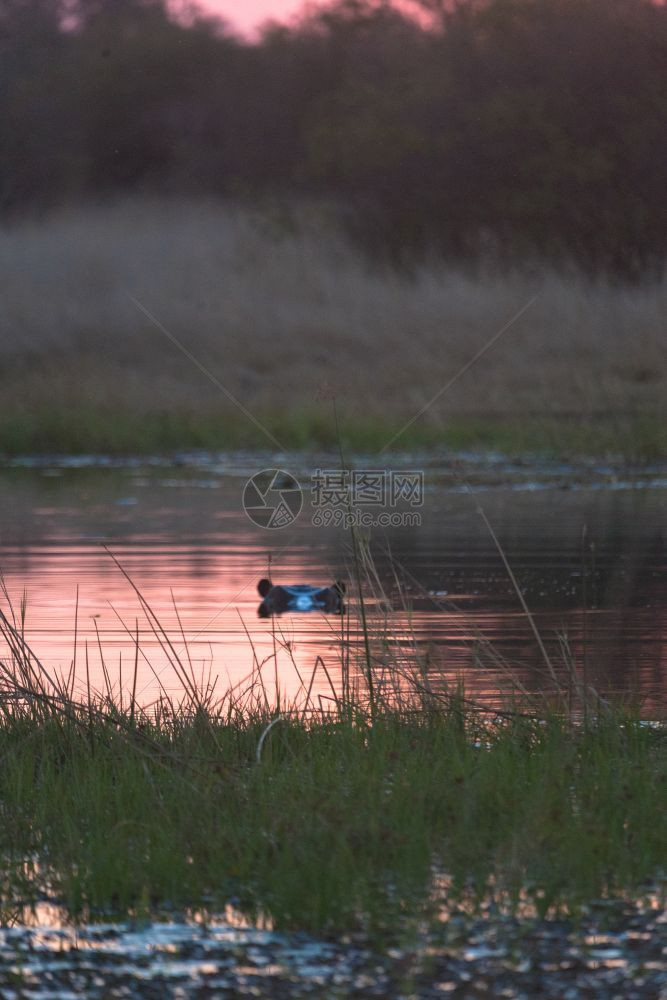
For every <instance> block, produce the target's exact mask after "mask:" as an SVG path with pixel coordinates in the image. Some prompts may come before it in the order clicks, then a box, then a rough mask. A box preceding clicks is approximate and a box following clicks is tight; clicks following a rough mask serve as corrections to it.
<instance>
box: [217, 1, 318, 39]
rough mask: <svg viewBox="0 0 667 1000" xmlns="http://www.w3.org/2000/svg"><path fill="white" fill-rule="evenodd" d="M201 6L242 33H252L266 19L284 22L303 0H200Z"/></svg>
mask: <svg viewBox="0 0 667 1000" xmlns="http://www.w3.org/2000/svg"><path fill="white" fill-rule="evenodd" d="M202 2H203V5H204V6H206V7H210V8H212V9H213V10H215V11H216V12H217V13H219V14H222V16H223V17H224V18H225V19H226V20H227V21H229V22H230V23H231V24H233V25H234V26H235V27H238V28H241V29H242V30H243V31H244V32H249V31H252V29H253V28H256V27H257V26H258V25H259V24H261V23H262V21H266V20H267V19H268V18H275V19H276V20H285V19H287V18H288V17H289V16H290V15H291V14H294V13H296V11H298V10H299V9H300V8H301V7H302V6H303V0H202Z"/></svg>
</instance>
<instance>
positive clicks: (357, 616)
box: [0, 540, 667, 941]
mask: <svg viewBox="0 0 667 1000" xmlns="http://www.w3.org/2000/svg"><path fill="white" fill-rule="evenodd" d="M355 554H356V556H355V572H356V575H357V577H358V579H359V580H360V581H362V587H363V591H364V593H365V594H366V595H369V594H372V593H374V591H373V567H372V563H371V562H370V554H369V553H368V551H367V549H366V548H365V547H364V546H363V544H362V543H361V542H360V541H359V540H356V542H355ZM113 558H114V557H113V556H112V559H113ZM114 561H115V559H114ZM118 565H119V568H121V570H122V567H120V564H118ZM123 572H124V571H123ZM127 579H128V583H129V584H130V585H131V586H132V587H134V589H135V593H136V595H137V597H138V598H139V600H140V602H141V604H142V609H143V613H144V615H145V617H146V618H147V620H148V622H149V623H150V626H151V629H152V631H153V634H154V635H155V638H156V639H157V641H158V643H159V645H160V646H161V647H162V650H163V652H164V653H165V655H167V656H168V657H169V659H170V661H171V664H172V668H173V671H174V674H175V678H176V680H177V681H178V684H179V685H180V690H181V692H182V694H181V700H180V701H179V702H174V701H173V700H172V698H171V697H170V696H169V695H168V689H167V688H166V687H162V688H161V696H160V698H159V699H158V701H157V702H156V703H154V704H153V705H152V706H148V707H142V706H141V705H140V704H137V702H136V701H135V699H134V695H133V694H132V695H130V694H129V693H128V690H125V691H124V692H121V691H120V690H118V689H117V687H116V686H115V685H114V682H113V681H112V680H111V678H110V677H109V675H108V673H107V671H106V668H105V690H104V691H103V692H100V693H98V694H95V692H93V691H92V690H91V688H90V685H89V684H88V683H87V684H86V686H85V687H84V688H83V694H82V695H80V696H76V695H75V694H74V691H75V690H76V688H77V680H78V682H79V684H80V680H81V679H80V675H81V673H82V666H81V664H79V667H78V670H79V677H78V678H77V673H76V667H75V666H74V665H72V667H71V669H70V671H69V674H68V676H67V677H65V676H64V675H63V676H60V675H54V674H50V673H49V672H47V670H46V668H45V667H44V666H43V665H42V664H41V663H40V662H39V660H38V659H37V658H36V657H35V655H34V653H33V652H32V651H31V649H30V647H29V645H28V644H27V641H26V638H25V635H24V621H25V606H24V605H22V606H21V608H20V609H18V610H17V611H14V610H13V609H12V607H11V602H10V601H9V597H8V594H7V593H6V592H5V600H6V603H7V605H8V609H7V612H2V611H0V639H2V640H3V654H2V657H0V762H1V765H0V819H1V822H0V855H1V856H2V858H3V872H2V879H1V880H0V916H4V918H5V919H13V917H12V914H14V913H15V911H16V907H17V906H18V905H20V904H25V903H28V904H30V903H31V902H35V901H36V900H38V899H39V898H41V897H43V896H44V895H47V896H49V897H50V898H55V899H57V900H59V901H61V902H62V904H63V905H64V906H66V907H67V909H68V911H69V913H70V914H71V916H72V917H73V918H74V919H77V918H83V919H90V918H93V919H94V918H95V917H96V916H101V915H103V916H105V917H107V916H109V915H112V916H115V917H124V916H127V915H131V914H150V913H161V912H162V913H163V912H165V911H167V912H169V911H173V909H174V908H178V909H181V908H194V909H203V910H205V911H208V912H216V911H220V910H223V909H224V907H225V905H226V904H227V903H230V902H231V903H233V904H234V905H235V906H236V907H237V908H238V909H239V910H240V911H241V912H242V913H243V914H244V915H245V916H247V917H248V918H250V919H251V920H257V919H260V918H261V919H265V920H269V921H271V922H272V924H273V925H274V926H275V927H276V928H277V929H300V930H307V931H312V932H318V933H332V934H333V933H339V932H343V931H350V930H354V929H359V930H362V931H364V932H366V933H368V934H370V935H371V936H373V937H375V938H377V939H378V940H380V939H382V940H385V941H386V940H389V939H390V938H396V937H397V936H398V937H401V938H403V939H405V938H407V937H409V936H410V935H411V934H412V933H413V932H415V931H416V930H417V928H418V926H420V925H421V926H423V921H425V920H426V921H431V922H433V923H435V922H437V919H438V912H439V911H441V909H442V907H443V905H448V904H449V903H451V902H452V901H454V903H455V904H457V905H458V903H462V904H464V905H466V906H470V905H473V906H474V905H475V903H478V904H479V903H481V902H482V901H483V900H485V899H488V896H489V893H490V892H493V894H494V897H495V898H496V899H498V900H500V901H501V903H502V904H503V905H505V906H507V908H508V909H512V908H513V907H516V906H517V905H518V904H519V903H521V905H522V906H523V905H524V904H525V903H528V904H532V906H533V907H534V909H535V911H536V912H537V913H538V914H545V913H547V912H549V911H553V910H554V909H559V908H564V909H567V910H569V911H570V912H574V913H576V912H577V910H578V908H580V907H581V905H582V904H586V903H588V902H590V901H592V900H595V899H597V898H600V897H602V896H606V895H619V896H627V895H628V894H638V893H641V892H642V891H643V890H646V889H648V888H651V889H655V887H656V885H659V884H660V879H661V877H662V878H664V869H665V844H666V843H667V809H666V808H665V804H666V798H667V795H666V793H667V732H666V730H665V729H664V727H661V726H655V725H646V724H644V723H643V722H642V721H641V720H640V715H639V710H638V709H635V708H633V707H632V703H631V702H626V703H625V704H620V703H619V704H618V705H616V706H614V705H613V704H610V703H608V702H607V701H605V700H603V699H601V698H600V697H599V695H598V694H597V693H596V692H595V691H594V690H593V689H592V688H590V689H589V688H588V687H587V685H586V678H585V673H584V674H581V673H580V672H579V671H578V669H577V666H576V664H575V663H574V662H570V661H569V659H568V660H567V661H566V662H565V663H564V664H563V665H562V666H559V667H558V669H556V668H555V667H554V666H553V664H551V663H549V664H548V665H547V666H548V670H546V671H544V674H545V678H546V679H545V681H544V685H545V686H544V689H543V690H544V693H542V694H535V695H531V694H529V693H528V692H525V690H524V689H522V687H521V685H520V684H518V683H517V684H516V685H514V687H513V686H512V684H511V665H509V664H506V669H507V672H508V676H507V678H506V680H507V681H509V682H510V683H509V684H506V685H505V688H506V691H508V692H509V693H508V694H507V695H506V704H505V708H504V709H498V708H495V707H494V708H486V709H485V708H484V707H482V706H480V705H478V704H476V703H475V702H472V701H470V700H469V699H468V698H467V697H466V696H465V692H464V691H463V689H462V688H461V687H459V688H457V689H451V688H446V687H445V688H443V687H442V685H440V686H435V687H434V686H433V684H434V683H435V682H437V678H431V676H430V674H429V669H428V662H427V661H426V660H424V661H422V660H420V659H419V657H418V654H417V653H416V652H415V651H414V649H413V651H412V661H411V662H410V661H408V662H406V657H405V656H404V652H405V650H407V649H409V648H411V645H410V642H409V641H408V642H407V645H406V644H404V645H403V647H401V648H398V647H397V648H396V650H394V649H393V647H392V644H391V643H390V642H389V641H388V640H389V638H390V636H389V634H388V632H387V622H386V619H385V616H384V613H383V611H382V609H381V608H380V609H379V610H378V611H377V612H373V610H372V607H373V605H372V604H369V606H368V607H367V608H366V609H365V612H364V610H363V606H362V605H361V602H359V604H358V605H357V604H356V603H352V604H351V605H350V606H349V607H348V609H347V614H348V615H349V616H350V617H351V619H352V620H351V621H350V622H349V624H350V626H352V622H354V623H355V624H354V630H353V634H356V630H357V629H358V628H361V627H363V634H364V637H365V642H364V643H362V644H360V645H359V646H356V645H355V644H348V643H345V642H344V641H343V639H342V637H343V636H344V635H345V634H346V627H347V624H348V622H347V621H346V620H345V619H344V620H343V622H342V629H341V647H340V651H339V652H340V663H339V664H338V670H339V674H333V675H331V674H330V673H329V671H328V670H327V667H326V666H325V665H324V663H323V662H322V661H321V660H320V659H319V658H318V661H317V662H316V664H315V665H314V667H313V672H312V676H311V677H310V678H308V677H307V676H304V677H303V679H302V686H301V689H300V691H299V692H298V693H297V694H296V695H295V696H294V700H293V702H292V703H291V704H286V703H285V700H284V697H283V696H281V694H280V692H278V694H277V700H276V707H275V708H274V707H272V705H271V701H270V696H269V694H268V693H267V690H266V688H265V687H264V684H263V681H262V673H261V668H260V667H259V666H258V664H257V661H255V667H254V669H253V671H252V674H251V675H249V677H248V678H245V679H244V680H243V681H242V682H240V683H239V685H238V686H237V687H236V688H232V689H230V690H227V691H226V692H225V693H224V694H223V695H222V696H218V695H217V694H216V693H215V689H214V687H211V685H210V684H208V683H206V684H204V685H203V686H202V685H198V684H197V682H196V680H195V677H194V674H193V673H192V667H191V664H190V659H189V657H187V656H186V657H185V658H183V657H182V656H179V653H178V650H177V649H176V647H175V646H174V644H173V641H172V639H171V638H170V636H169V633H168V632H167V631H166V630H165V628H164V627H163V626H162V625H161V623H160V621H159V620H158V618H157V617H156V615H155V613H154V612H153V611H152V609H151V608H150V607H149V605H148V604H147V602H146V601H145V600H144V599H143V598H142V596H141V594H140V592H139V591H138V590H137V588H136V586H135V585H134V584H133V583H132V581H131V579H130V578H129V577H127ZM376 596H377V595H376ZM376 603H377V602H376ZM179 644H180V641H179ZM138 656H139V649H138V648H137V660H138ZM501 660H502V658H500V659H499V663H500V662H501ZM502 662H504V661H502ZM331 665H332V666H333V664H331ZM267 669H268V670H270V669H271V668H270V665H269V667H267ZM318 670H320V671H321V673H322V674H323V675H325V676H326V679H327V681H328V683H329V692H330V696H327V697H326V698H323V697H322V696H320V697H318V698H316V697H315V696H314V695H313V694H312V692H313V690H316V689H314V687H313V685H314V681H315V676H316V672H317V671H318ZM299 676H300V677H302V674H301V673H300V675H299ZM337 676H338V677H339V680H338V681H337V680H336V677H337ZM126 681H127V678H126ZM129 690H131V691H135V690H136V667H135V673H134V681H133V682H132V683H131V685H130V689H129Z"/></svg>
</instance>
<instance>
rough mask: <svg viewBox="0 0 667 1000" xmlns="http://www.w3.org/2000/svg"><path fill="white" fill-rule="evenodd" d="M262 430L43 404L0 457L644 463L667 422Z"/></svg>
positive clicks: (299, 422) (9, 423)
mask: <svg viewBox="0 0 667 1000" xmlns="http://www.w3.org/2000/svg"><path fill="white" fill-rule="evenodd" d="M258 418H259V421H260V423H261V424H262V426H263V427H265V428H266V430H267V432H268V433H267V434H265V433H263V432H262V431H261V430H260V429H259V428H257V427H256V426H255V425H254V424H253V423H251V422H250V421H249V420H248V419H247V418H245V417H244V416H243V415H242V414H240V413H238V412H236V411H235V412H232V413H230V412H229V411H227V412H224V411H223V412H219V413H215V414H196V413H193V412H187V411H186V412H164V411H163V412H157V413H139V412H131V411H110V410H105V409H104V408H98V407H94V406H84V405H79V406H75V407H63V406H58V405H56V406H49V405H45V404H44V403H43V402H42V403H38V404H37V405H35V406H31V407H29V408H28V409H25V410H24V409H17V410H14V411H12V410H11V409H5V410H3V412H2V414H0V457H1V456H3V455H4V456H6V457H14V456H18V455H31V454H53V453H55V454H68V455H76V454H104V455H156V454H157V455H160V454H163V455H164V454H169V453H173V452H175V451H179V450H188V449H207V450H224V449H239V448H248V449H264V450H266V448H267V447H268V448H275V447H276V444H275V442H278V443H279V444H280V446H281V447H282V448H284V449H290V450H292V449H294V450H299V449H317V448H322V449H334V448H335V449H337V448H338V447H339V443H342V445H343V447H344V448H345V449H346V450H351V451H357V452H359V451H363V452H381V451H382V450H383V449H384V448H385V447H386V446H387V444H388V443H389V442H391V441H392V439H393V438H394V436H395V435H397V434H399V432H400V435H399V436H398V437H397V438H396V440H395V442H394V444H393V447H395V448H397V449H399V450H405V449H435V448H447V449H452V450H467V449H471V450H475V449H491V450H495V451H500V452H503V453H505V454H507V455H509V456H514V455H527V454H530V455H537V456H543V457H545V458H553V457H560V458H562V457H582V456H586V457H589V456H592V457H597V458H600V457H605V456H614V457H619V458H623V459H626V460H628V461H638V462H646V461H651V460H660V459H664V458H665V457H667V422H666V421H664V420H663V419H661V418H660V417H659V416H657V415H656V416H651V415H645V416H639V417H623V416H616V417H614V416H613V415H609V416H608V417H604V418H597V419H590V420H585V419H575V418H572V417H570V418H568V419H565V418H558V419H556V418H535V417H532V418H531V419H525V418H524V419H518V418H506V419H492V418H490V417H458V418H451V419H450V420H448V421H446V422H445V423H442V424H440V423H434V422H433V421H432V420H428V419H426V420H424V421H422V422H419V423H414V424H412V425H411V426H410V427H408V428H407V429H406V430H405V431H402V423H401V421H400V420H399V419H396V418H390V417H389V416H385V417H372V416H371V417H355V418H347V419H346V418H344V417H343V418H342V419H341V420H340V421H339V425H338V429H337V428H336V423H335V421H334V419H333V416H332V414H331V409H330V407H325V406H322V407H320V408H319V409H315V408H313V409H310V410H292V411H290V410H289V409H284V410H283V411H282V412H275V411H274V412H272V413H259V414H258Z"/></svg>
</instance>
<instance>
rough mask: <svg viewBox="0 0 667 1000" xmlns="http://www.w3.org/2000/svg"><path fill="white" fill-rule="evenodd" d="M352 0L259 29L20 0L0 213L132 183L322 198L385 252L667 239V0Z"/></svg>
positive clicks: (658, 249) (559, 255) (641, 251)
mask: <svg viewBox="0 0 667 1000" xmlns="http://www.w3.org/2000/svg"><path fill="white" fill-rule="evenodd" d="M414 7H422V8H423V11H427V10H428V11H429V12H430V13H429V18H430V20H429V23H428V24H426V23H425V22H424V20H423V19H422V20H421V21H419V22H417V21H416V20H413V19H411V18H410V17H408V15H407V14H406V13H405V12H402V11H401V10H399V9H398V7H397V6H394V5H393V4H392V3H390V2H381V0H380V2H377V0H376V2H373V0H338V2H336V3H334V4H332V5H330V6H328V7H326V8H324V9H323V10H321V11H320V12H318V13H316V14H311V15H309V16H308V17H304V18H303V19H302V20H301V22H300V23H298V24H297V25H296V26H294V27H291V28H284V27H277V26H276V27H274V28H271V29H267V30H266V31H265V33H264V35H263V36H262V38H261V40H260V41H258V42H257V43H254V44H250V43H248V42H244V41H242V40H240V39H238V38H235V37H234V36H233V35H232V34H231V33H230V32H229V31H227V30H226V29H225V26H224V25H223V24H222V23H221V22H219V21H216V20H214V19H211V18H210V17H206V16H204V15H203V14H202V13H201V12H198V11H197V10H190V11H189V15H188V18H187V20H186V19H184V18H180V19H179V18H175V17H174V16H173V15H172V16H170V14H169V12H168V9H167V4H166V0H0V143H1V157H0V210H1V211H2V213H3V214H4V215H5V216H11V215H14V214H16V213H23V212H24V211H26V210H29V211H34V210H35V209H42V208H47V207H49V206H52V205H53V204H56V203H60V202H62V201H65V200H71V199H74V198H80V197H97V196H101V195H108V194H111V193H115V192H127V191H148V192H151V193H156V192H157V193H172V192H173V193H187V194H192V193H203V194H214V195H222V196H226V197H237V198H238V197H247V198H253V199H255V198H267V197H269V198H272V197H275V196H280V197H283V196H290V197H293V196H297V197H298V196H301V197H303V196H305V197H308V198H323V199H325V200H326V201H327V202H328V203H329V204H331V205H333V206H337V207H338V209H339V210H340V211H341V212H342V213H343V216H344V218H345V219H346V222H347V224H348V226H349V227H350V228H351V230H352V231H353V232H354V233H355V235H356V236H357V237H358V238H359V239H360V240H362V241H363V243H364V244H365V245H366V246H367V247H368V248H369V249H370V250H372V251H374V252H382V253H389V254H391V255H392V256H394V257H396V258H399V259H409V258H410V257H413V256H414V255H415V254H420V253H423V252H432V251H433V250H436V251H438V252H440V253H442V254H444V255H445V256H448V257H451V258H456V259H461V258H475V257H477V256H479V255H480V254H490V255H493V256H497V257H501V258H510V259H513V258H517V257H523V256H530V257H534V256H542V257H544V258H549V259H551V260H559V259H572V258H573V259H575V260H576V262H577V263H578V264H579V265H580V266H583V267H585V268H586V269H588V270H590V271H607V272H611V273H615V274H617V275H621V276H624V277H637V276H639V275H641V274H644V273H646V271H647V270H650V269H651V268H655V267H659V266H662V261H663V260H664V256H665V251H666V248H667V217H666V216H667V209H666V207H665V206H666V204H667V201H666V199H665V197H664V190H665V187H666V180H667V178H666V176H665V174H666V171H665V163H666V162H667V158H666V155H665V154H666V153H667V132H666V124H665V123H666V121H667V8H666V7H665V6H663V5H660V4H656V3H652V2H649V0H487V2H479V0H477V2H476V0H469V2H457V3H453V4H448V3H445V2H442V3H439V2H437V0H421V2H419V0H417V2H416V3H415V4H413V8H414Z"/></svg>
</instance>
